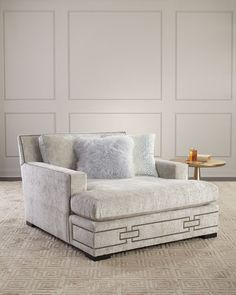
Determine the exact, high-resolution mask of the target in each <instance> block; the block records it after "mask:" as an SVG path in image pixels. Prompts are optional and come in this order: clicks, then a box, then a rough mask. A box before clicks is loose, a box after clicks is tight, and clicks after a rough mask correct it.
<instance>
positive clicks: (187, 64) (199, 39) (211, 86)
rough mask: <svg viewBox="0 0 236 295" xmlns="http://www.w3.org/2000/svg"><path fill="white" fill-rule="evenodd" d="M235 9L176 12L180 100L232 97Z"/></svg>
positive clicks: (177, 68) (177, 70)
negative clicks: (233, 12)
mask: <svg viewBox="0 0 236 295" xmlns="http://www.w3.org/2000/svg"><path fill="white" fill-rule="evenodd" d="M232 21H233V14H232V12H224V11H219V12H207V11H206V12H204V11H202V12H201V11H197V12H194V11H190V12H188V11H185V12H177V14H176V99H178V100H230V99H231V98H232V54H233V51H232V50H233V47H232V46H233V35H232V32H233V23H232Z"/></svg>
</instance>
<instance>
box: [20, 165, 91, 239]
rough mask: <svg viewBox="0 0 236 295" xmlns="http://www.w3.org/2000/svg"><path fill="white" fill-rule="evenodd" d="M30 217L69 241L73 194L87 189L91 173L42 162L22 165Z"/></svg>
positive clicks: (41, 226)
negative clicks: (88, 175) (88, 177)
mask: <svg viewBox="0 0 236 295" xmlns="http://www.w3.org/2000/svg"><path fill="white" fill-rule="evenodd" d="M21 172H22V183H23V194H24V200H25V202H24V203H25V217H26V220H27V221H28V222H30V223H32V224H34V225H36V226H38V227H40V228H42V229H43V230H45V231H47V232H49V233H51V234H52V235H54V236H56V237H58V238H60V239H62V240H64V241H67V242H69V215H70V214H71V208H70V199H71V196H72V195H74V194H77V193H80V192H82V191H84V190H86V189H87V175H86V174H85V173H83V172H79V171H74V170H70V169H66V168H62V167H58V166H53V165H50V164H47V163H42V162H28V163H24V164H23V165H21Z"/></svg>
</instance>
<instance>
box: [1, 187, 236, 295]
mask: <svg viewBox="0 0 236 295" xmlns="http://www.w3.org/2000/svg"><path fill="white" fill-rule="evenodd" d="M216 184H217V186H218V187H219V189H220V201H219V203H220V212H221V213H220V231H219V234H218V237H217V238H213V239H208V240H203V239H198V238H195V239H191V240H186V241H180V242H175V243H169V244H166V245H160V246H155V247H149V248H146V249H141V250H136V251H130V252H126V253H122V254H116V255H114V256H112V258H111V259H109V260H104V261H99V262H93V261H91V260H88V259H87V258H86V257H85V256H84V254H83V253H82V252H80V251H79V250H76V249H75V248H72V247H70V246H68V245H67V244H65V243H63V242H61V241H59V240H57V239H56V238H53V237H51V236H50V235H48V234H47V233H45V232H43V231H41V230H39V229H37V228H31V227H29V226H26V225H25V221H24V209H23V197H22V190H21V182H0V294H5V295H7V294H8V295H13V294H14V295H16V294H38V295H39V294H78V295H80V294H81V295H91V294H94V295H95V294H96V295H106V294H117V295H141V294H145V295H148V294H150V295H151V294H152V295H154V294H160V295H167V294H168V295H170V294H171V295H174V294H177V295H179V294H186V295H191V294H192V295H210V294H225V295H231V294H236V182H217V183H216Z"/></svg>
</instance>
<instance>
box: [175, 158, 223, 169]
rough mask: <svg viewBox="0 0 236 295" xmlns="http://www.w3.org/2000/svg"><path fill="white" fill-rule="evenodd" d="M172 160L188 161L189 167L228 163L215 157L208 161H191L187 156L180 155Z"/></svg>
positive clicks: (215, 165) (208, 166) (218, 165)
mask: <svg viewBox="0 0 236 295" xmlns="http://www.w3.org/2000/svg"><path fill="white" fill-rule="evenodd" d="M172 161H175V162H180V163H186V164H188V165H189V167H201V168H213V167H220V166H224V165H225V164H226V162H225V161H222V160H216V159H214V158H211V159H210V160H209V161H207V162H199V161H194V162H191V161H188V160H187V157H178V158H175V159H173V160H172Z"/></svg>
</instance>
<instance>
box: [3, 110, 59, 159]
mask: <svg viewBox="0 0 236 295" xmlns="http://www.w3.org/2000/svg"><path fill="white" fill-rule="evenodd" d="M55 119H56V118H55V114H54V113H5V130H6V133H5V155H6V157H18V148H17V136H18V135H21V134H42V133H55V132H56V120H55Z"/></svg>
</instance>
